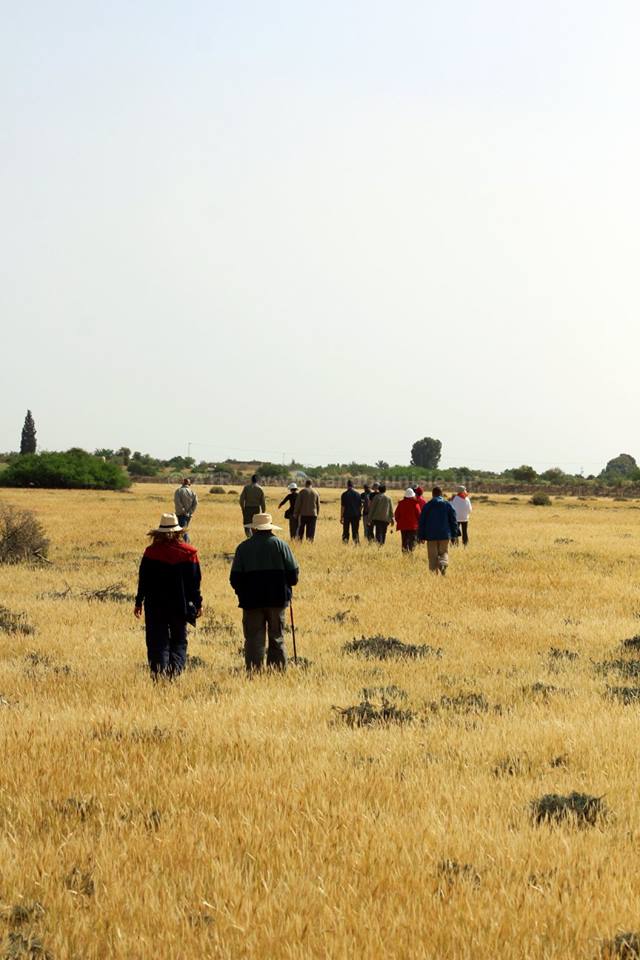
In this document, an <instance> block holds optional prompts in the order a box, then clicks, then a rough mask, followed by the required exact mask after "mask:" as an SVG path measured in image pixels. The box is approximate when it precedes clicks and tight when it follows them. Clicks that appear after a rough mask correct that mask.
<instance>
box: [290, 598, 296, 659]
mask: <svg viewBox="0 0 640 960" xmlns="http://www.w3.org/2000/svg"><path fill="white" fill-rule="evenodd" d="M289 613H290V614H291V636H292V637H293V662H294V663H295V664H296V666H297V664H298V651H297V650H296V624H295V621H294V619H293V597H292V598H291V600H290V601H289Z"/></svg>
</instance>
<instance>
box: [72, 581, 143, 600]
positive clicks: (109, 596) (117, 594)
mask: <svg viewBox="0 0 640 960" xmlns="http://www.w3.org/2000/svg"><path fill="white" fill-rule="evenodd" d="M123 587H124V584H123V583H110V584H109V585H108V586H106V587H101V588H100V589H99V590H84V591H83V592H82V593H81V596H82V597H83V599H85V600H89V601H94V600H97V601H98V602H99V603H107V602H109V601H110V602H112V603H133V601H134V600H135V597H134V595H133V594H132V593H125V592H124V591H123Z"/></svg>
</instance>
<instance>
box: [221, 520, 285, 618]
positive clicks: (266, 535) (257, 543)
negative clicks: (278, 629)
mask: <svg viewBox="0 0 640 960" xmlns="http://www.w3.org/2000/svg"><path fill="white" fill-rule="evenodd" d="M229 581H230V583H231V586H232V587H233V589H234V590H235V592H236V593H237V595H238V606H239V607H242V608H243V610H254V609H256V608H257V607H286V606H287V604H288V603H289V601H290V600H291V587H294V586H295V585H296V583H297V582H298V564H297V563H296V561H295V558H294V556H293V553H292V552H291V549H290V547H289V544H288V543H285V542H284V540H280V539H278V537H276V536H274V535H273V533H272V532H271V531H270V530H269V531H258V532H256V531H255V530H254V532H253V536H252V537H250V538H249V539H248V540H245V541H244V543H241V544H239V546H238V547H237V548H236V553H235V556H234V558H233V563H232V565H231V574H230V576H229Z"/></svg>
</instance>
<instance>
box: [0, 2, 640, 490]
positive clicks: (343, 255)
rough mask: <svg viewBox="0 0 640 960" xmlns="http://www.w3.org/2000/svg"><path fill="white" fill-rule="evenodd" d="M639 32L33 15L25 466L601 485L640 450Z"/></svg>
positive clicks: (19, 294)
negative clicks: (95, 461) (346, 469)
mask: <svg viewBox="0 0 640 960" xmlns="http://www.w3.org/2000/svg"><path fill="white" fill-rule="evenodd" d="M639 32H640V6H639V5H638V4H637V2H631V0H629V2H622V0H610V2H608V3H606V4H603V3H601V2H599V0H598V2H595V0H569V2H562V0H536V2H535V3H533V2H514V0H475V2H470V0H458V2H457V3H455V4H450V3H442V2H435V0H433V2H432V0H404V2H403V0H395V2H393V3H391V2H389V0H387V2H380V0H366V2H365V0H325V2H324V3H322V4H317V3H311V2H307V0H281V2H278V0H271V2H265V0H262V2H257V0H180V2H177V0H176V2H163V0H153V2H152V0H136V3H131V2H130V0H112V2H110V3H109V4H104V3H100V4H98V3H96V2H93V0H60V2H57V3H51V2H50V0H41V2H33V0H21V2H20V3H19V4H10V3H8V2H7V0H4V2H3V3H2V31H1V32H0V119H1V122H0V203H1V209H2V218H1V227H0V263H1V269H2V282H1V284H0V317H1V320H2V327H3V338H2V339H3V345H4V350H3V364H2V370H3V377H2V382H3V391H2V394H3V397H2V404H1V405H0V449H16V447H17V445H18V443H19V434H20V428H21V426H22V421H23V418H24V414H25V411H26V408H27V407H30V408H31V409H32V410H33V413H34V417H35V420H36V426H37V428H38V439H39V443H40V445H41V447H42V448H48V449H59V448H66V447H69V446H72V445H79V446H84V447H86V448H88V449H93V448H94V447H96V446H115V447H117V446H121V445H123V444H124V445H127V446H130V447H132V448H136V449H141V450H144V451H149V452H150V453H153V454H155V455H159V456H170V455H172V454H174V453H186V450H187V443H188V441H191V442H192V452H193V455H194V456H196V457H197V458H198V459H207V460H209V459H211V460H215V459H217V458H222V457H224V456H238V457H243V456H244V457H249V456H252V455H257V456H260V457H261V458H263V459H267V458H269V459H276V460H279V459H281V457H282V455H283V454H284V456H286V458H287V459H291V458H292V457H296V458H298V459H301V460H303V461H304V462H313V463H320V462H327V461H334V460H351V459H354V460H366V461H373V460H377V459H380V458H383V459H385V460H389V461H391V462H408V456H409V450H410V447H411V443H412V442H413V441H414V440H416V439H417V438H419V437H422V436H424V435H425V434H426V435H430V436H435V437H439V438H440V439H441V440H442V442H443V460H442V462H443V465H457V464H465V465H469V466H472V467H474V466H475V467H480V468H489V469H490V468H503V467H505V466H510V465H515V464H519V463H522V462H523V461H524V462H527V463H532V464H533V465H534V466H536V467H537V468H539V469H544V468H546V467H549V466H552V465H559V466H561V467H563V468H564V469H566V470H571V471H577V470H579V469H580V468H581V467H583V468H584V470H585V472H587V473H588V472H595V471H596V470H599V469H601V467H602V466H603V465H604V462H605V461H606V460H607V459H609V458H610V457H612V456H614V455H616V454H618V453H620V452H621V451H625V452H630V453H632V454H634V455H637V456H639V457H640V444H638V443H637V428H636V423H637V387H636V382H637V366H638V356H637V354H638V346H639V341H640V335H639V333H638V325H637V317H638V312H639V306H640V291H639V289H638V280H637V266H636V259H637V246H638V236H637V235H638V229H639V224H640V188H639V181H640V173H639V171H640V131H639V128H638V123H637V118H638V107H639V104H638V94H639V91H640V60H639V58H638V56H637V49H638V43H639Z"/></svg>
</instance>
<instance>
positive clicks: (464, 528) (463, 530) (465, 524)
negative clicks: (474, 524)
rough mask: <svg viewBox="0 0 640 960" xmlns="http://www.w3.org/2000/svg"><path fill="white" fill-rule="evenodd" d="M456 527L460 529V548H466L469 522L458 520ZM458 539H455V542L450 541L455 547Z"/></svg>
mask: <svg viewBox="0 0 640 960" xmlns="http://www.w3.org/2000/svg"><path fill="white" fill-rule="evenodd" d="M458 526H459V528H460V533H461V534H462V546H463V547H466V545H467V544H468V543H469V532H468V527H469V521H468V520H458ZM459 539H460V538H459V537H456V539H455V540H452V541H451V542H452V543H453V545H454V546H455V547H457V546H458V541H459Z"/></svg>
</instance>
